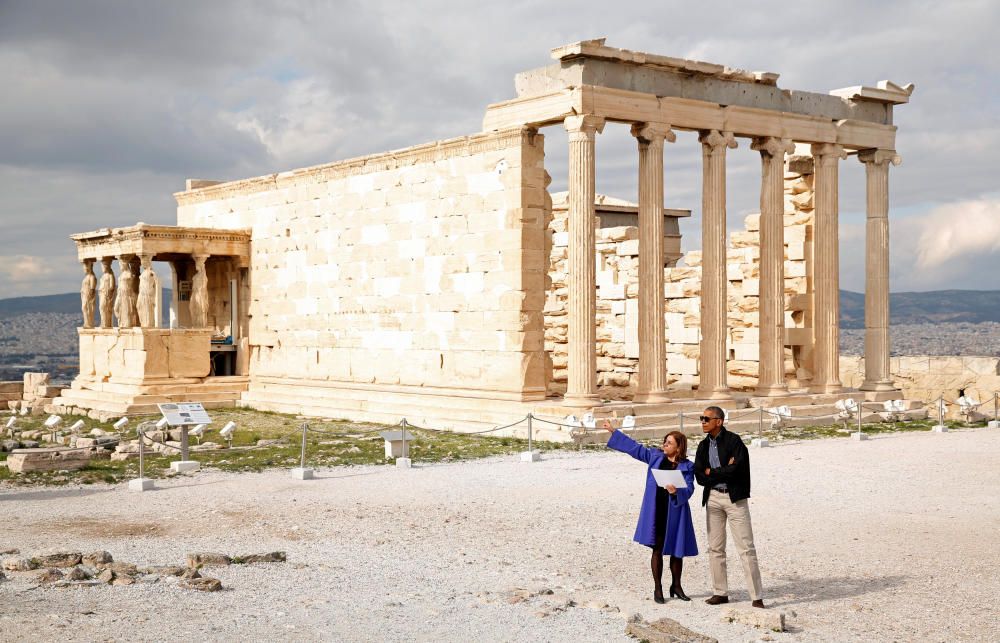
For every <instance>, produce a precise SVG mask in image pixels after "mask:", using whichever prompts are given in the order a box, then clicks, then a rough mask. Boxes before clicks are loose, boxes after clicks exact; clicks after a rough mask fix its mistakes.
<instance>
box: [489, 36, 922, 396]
mask: <svg viewBox="0 0 1000 643" xmlns="http://www.w3.org/2000/svg"><path fill="white" fill-rule="evenodd" d="M552 57H553V58H554V59H556V60H557V61H558V62H557V63H556V64H554V65H550V66H549V67H545V68H541V69H538V70H534V71H529V72H525V73H522V74H519V75H518V76H517V78H516V81H515V83H516V87H517V90H518V94H519V97H518V98H516V99H514V100H510V101H506V102H503V103H498V104H494V105H491V106H490V107H489V109H488V110H487V113H486V117H485V119H484V124H483V129H484V130H487V131H488V130H499V129H503V128H508V127H516V126H521V127H526V128H540V127H543V126H548V125H558V124H562V125H563V126H564V127H565V128H566V130H567V132H568V134H569V186H568V187H569V219H570V220H569V239H570V248H569V264H570V265H569V279H568V282H569V283H568V285H569V302H568V306H567V312H568V316H569V332H568V338H569V347H568V349H569V359H568V387H567V391H566V395H565V403H566V404H567V405H569V406H574V407H594V406H599V405H600V398H599V395H598V392H597V382H596V351H595V336H594V328H595V315H596V308H595V306H596V302H595V294H594V288H595V283H594V282H595V269H594V248H593V246H594V192H595V170H596V158H595V140H596V137H597V136H598V135H599V134H601V132H602V131H603V129H604V125H605V123H606V122H608V121H616V122H622V123H629V124H631V125H632V134H633V136H634V137H635V138H636V140H637V146H638V152H639V177H638V184H639V247H640V258H639V302H638V304H639V344H640V363H639V373H640V382H639V390H638V391H637V394H636V398H635V401H636V402H650V403H655V402H663V401H667V400H669V399H670V393H669V392H668V390H667V378H666V373H665V359H664V357H665V330H664V314H663V313H664V310H663V296H664V286H663V251H662V247H660V245H659V244H661V243H662V230H661V228H660V226H662V217H661V216H660V215H659V213H660V212H661V211H662V207H663V151H664V146H665V145H664V144H665V143H669V142H673V141H674V140H675V133H674V131H675V130H691V131H694V132H697V133H698V135H699V141H700V142H701V144H702V158H703V182H702V189H703V197H702V217H703V219H702V249H703V260H702V297H701V338H702V339H701V346H700V369H699V371H700V381H699V389H698V392H697V397H700V398H703V399H720V400H723V399H726V398H729V397H731V393H730V390H729V387H728V384H727V381H726V379H727V375H726V373H727V370H726V361H727V356H728V351H727V346H726V313H727V296H726V283H727V279H726V152H727V150H729V149H733V148H735V147H736V146H737V138H745V139H749V142H750V148H751V149H753V150H755V151H757V152H759V153H760V157H761V187H760V208H761V217H760V229H761V247H760V261H761V263H760V320H759V334H760V343H759V351H760V354H759V364H760V366H759V369H760V370H759V376H758V384H757V389H756V391H755V394H756V395H760V396H770V397H778V396H783V395H787V394H788V392H789V391H788V385H787V383H786V374H785V345H786V330H785V321H784V320H785V310H786V302H785V293H784V287H783V284H784V276H783V270H784V259H785V256H784V241H783V229H784V226H783V215H784V206H783V196H782V195H783V184H782V181H783V172H784V161H785V157H786V154H789V153H791V152H792V151H793V150H794V149H795V143H804V144H808V145H810V146H811V147H810V149H811V153H812V155H813V157H814V160H815V168H816V171H815V192H816V208H815V224H814V225H815V227H814V230H815V238H814V241H813V244H814V245H813V249H814V273H813V275H812V278H813V288H814V294H813V301H812V309H813V316H812V319H813V328H812V339H813V360H814V361H813V364H814V369H813V373H812V380H811V382H809V391H810V392H814V393H838V392H841V391H842V390H843V387H842V385H841V382H840V378H839V374H838V370H839V353H838V340H839V333H838V321H839V258H838V250H837V248H838V246H837V244H838V198H837V194H838V187H839V186H838V167H839V162H840V160H842V159H844V158H846V157H847V155H848V154H857V156H858V158H859V160H860V161H861V162H863V163H864V164H865V166H866V169H867V175H868V179H867V194H868V199H867V213H868V226H867V236H866V253H867V271H866V275H867V277H866V284H865V302H866V304H865V305H866V315H865V316H866V342H865V358H866V359H865V364H866V378H865V382H864V384H863V385H862V387H861V390H863V391H869V392H871V395H872V397H877V396H878V394H879V393H881V392H890V391H893V390H894V386H893V384H892V381H891V378H890V375H889V369H888V364H889V340H888V300H889V288H888V281H889V279H888V278H889V270H888V266H889V264H888V169H887V168H888V165H889V163H893V164H898V162H899V157H898V156H897V155H896V153H895V134H896V127H895V126H894V125H893V124H892V109H893V106H894V105H897V104H902V103H906V102H908V100H909V96H910V94H911V92H912V91H913V87H912V85H910V86H906V87H900V86H898V85H895V84H893V83H890V82H888V81H883V82H881V83H879V86H878V87H874V88H873V87H860V86H859V87H851V88H846V89H841V90H834V91H832V92H830V94H816V93H810V92H798V91H788V90H783V89H780V88H778V87H777V79H778V75H777V74H774V73H769V72H748V71H743V70H736V69H731V68H728V67H723V66H722V65H715V64H710V63H703V62H699V61H691V60H682V59H677V58H670V57H666V56H657V55H652V54H646V53H642V52H632V51H628V50H622V49H614V48H611V47H607V46H605V45H604V41H603V39H602V40H594V41H584V42H579V43H575V44H572V45H567V46H564V47H559V48H557V49H554V50H553V52H552Z"/></svg>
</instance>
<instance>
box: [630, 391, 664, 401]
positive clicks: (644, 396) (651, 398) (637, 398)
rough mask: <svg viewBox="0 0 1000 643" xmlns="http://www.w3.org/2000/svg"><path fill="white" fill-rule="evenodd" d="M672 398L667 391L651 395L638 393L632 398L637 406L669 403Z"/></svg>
mask: <svg viewBox="0 0 1000 643" xmlns="http://www.w3.org/2000/svg"><path fill="white" fill-rule="evenodd" d="M669 401H670V396H669V395H668V394H667V392H666V391H650V392H649V393H636V394H635V396H633V397H632V402H634V403H635V404H659V403H661V402H669Z"/></svg>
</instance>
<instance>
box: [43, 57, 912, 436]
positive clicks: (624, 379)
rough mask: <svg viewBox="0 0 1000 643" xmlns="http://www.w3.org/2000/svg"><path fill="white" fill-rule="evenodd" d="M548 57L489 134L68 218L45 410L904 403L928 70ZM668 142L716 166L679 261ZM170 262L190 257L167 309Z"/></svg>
mask: <svg viewBox="0 0 1000 643" xmlns="http://www.w3.org/2000/svg"><path fill="white" fill-rule="evenodd" d="M552 58H553V59H554V61H555V62H554V63H552V64H550V65H549V66H547V67H542V68H540V69H535V70H531V71H527V72H524V73H521V74H518V75H517V77H516V80H515V86H516V91H517V97H516V98H514V99H511V100H508V101H505V102H502V103H497V104H493V105H490V106H488V107H487V109H486V114H485V117H484V119H483V128H482V131H481V132H479V133H476V134H472V135H469V136H465V137H461V138H455V139H449V140H443V141H435V142H432V143H428V144H424V145H417V146H414V147H410V148H407V149H402V150H394V151H392V152H387V153H380V154H372V155H370V156H365V157H362V158H354V159H350V160H346V161H339V162H334V163H329V164H325V165H319V166H315V167H309V168H303V169H297V170H291V171H287V172H280V173H277V174H270V175H266V176H259V177H254V178H249V179H243V180H237V181H229V182H217V181H207V180H193V179H192V180H189V181H188V184H187V186H186V187H187V189H186V190H184V191H182V192H178V193H177V194H176V195H175V196H176V200H177V225H176V226H159V225H146V224H143V223H139V224H137V225H135V226H131V227H127V228H118V229H101V230H97V231H94V232H87V233H83V234H77V235H74V236H73V237H72V238H73V240H74V241H75V242H76V246H77V252H78V257H79V260H80V262H81V263H82V264H83V271H84V280H83V284H82V288H81V305H82V306H81V307H82V312H83V324H82V326H81V328H80V330H79V335H80V374H79V376H78V377H77V378H76V380H75V381H74V382H73V385H72V387H71V388H69V389H66V390H64V391H63V392H62V395H61V397H59V398H56V400H54V404H55V405H56V406H58V407H62V408H66V409H77V410H83V411H89V412H90V413H91V414H103V415H105V416H109V415H113V414H125V413H128V414H134V413H142V412H152V411H155V406H154V405H155V403H157V402H164V401H171V400H172V401H180V400H185V401H202V402H204V403H205V404H206V405H207V406H212V405H216V406H221V405H233V404H240V405H244V406H248V407H252V408H257V409H265V410H273V411H281V412H289V413H301V414H305V415H315V416H324V417H342V418H350V419H354V420H370V421H383V422H396V421H398V420H399V419H400V418H401V417H404V416H405V417H407V418H409V419H410V421H411V422H415V423H417V424H426V425H429V426H435V427H449V428H454V429H458V430H462V429H468V428H477V427H482V426H485V425H492V424H496V423H502V422H505V421H513V420H516V419H518V418H520V417H523V416H524V415H525V414H526V413H527V412H533V413H536V414H540V415H546V414H548V415H550V416H554V417H557V416H562V415H565V414H568V413H571V412H572V413H576V414H578V415H579V414H581V413H586V412H591V413H595V414H598V415H609V414H611V415H619V416H620V415H624V414H626V413H631V414H634V415H638V416H642V415H643V414H656V413H663V412H664V411H665V410H666V409H670V408H674V407H671V405H672V404H673V405H681V406H678V407H677V408H681V407H683V408H689V407H690V408H696V407H697V408H700V406H701V405H702V404H704V401H705V400H716V401H719V402H721V403H722V404H723V405H726V406H727V408H740V407H743V406H747V405H750V404H762V403H767V404H769V405H770V404H776V403H778V401H777V400H780V399H795V400H797V401H798V402H799V403H806V402H807V401H808V399H810V396H811V398H812V399H824V400H829V399H833V398H834V397H837V396H842V397H843V396H853V397H855V398H856V399H871V400H882V399H888V398H891V397H894V396H897V397H898V391H897V390H896V388H895V386H894V384H893V381H892V379H891V376H890V371H889V334H888V328H889V311H888V301H889V289H888V286H889V244H888V234H889V218H888V214H889V202H888V177H889V166H890V165H895V164H898V163H899V157H898V156H897V154H896V151H895V149H896V144H895V143H896V140H895V139H896V127H895V126H894V125H893V107H894V106H895V105H899V104H904V103H906V102H907V101H908V100H909V96H910V94H911V92H912V91H913V87H912V85H908V86H899V85H896V84H894V83H891V82H888V81H882V82H880V83H878V85H877V86H875V87H867V86H857V87H849V88H845V89H838V90H834V91H831V92H829V93H828V94H821V93H812V92H803V91H796V90H788V89H782V88H780V87H778V84H777V81H778V75H777V74H774V73H769V72H748V71H743V70H738V69H732V68H729V67H725V66H722V65H717V64H711V63H705V62H699V61H693V60H683V59H678V58H671V57H667V56H661V55H654V54H648V53H642V52H635V51H629V50H624V49H615V48H611V47H608V46H606V45H605V44H604V41H603V40H591V41H582V42H577V43H574V44H570V45H566V46H563V47H559V48H557V49H554V50H553V51H552ZM608 122H616V123H624V124H627V125H630V126H631V135H632V136H633V137H634V139H635V145H636V149H637V153H638V174H639V176H638V177H637V184H638V187H639V189H638V204H637V205H636V204H631V203H628V202H624V201H619V200H616V199H612V198H610V197H604V196H601V195H597V194H595V169H596V165H597V164H596V158H595V141H596V139H597V137H599V136H601V135H602V131H603V130H604V127H605V124H606V123H608ZM550 126H551V127H564V128H565V130H566V131H567V133H568V139H569V181H568V191H567V193H565V194H558V195H550V194H549V192H548V190H547V187H548V185H549V183H550V181H551V177H550V176H549V174H548V172H547V171H546V168H545V147H544V136H543V133H542V132H543V131H544V128H546V127H550ZM678 135H689V136H696V137H697V140H698V141H699V142H700V144H701V152H702V163H703V181H702V207H701V240H700V244H698V243H695V244H692V245H695V246H697V245H700V250H699V251H694V252H689V253H687V255H685V254H684V253H683V252H682V250H681V238H680V232H679V228H678V225H677V221H678V218H680V217H685V216H690V212H689V211H683V210H670V209H664V205H663V204H664V196H665V195H664V181H663V177H664V173H663V159H664V154H670V153H671V151H670V149H671V146H670V144H671V143H672V142H674V140H675V139H676V137H677V136H678ZM738 145H742V146H745V147H748V148H749V149H751V150H753V151H756V152H758V153H759V155H760V161H761V164H760V213H759V215H751V216H749V217H747V219H746V224H745V229H742V230H735V231H727V224H726V156H727V153H728V152H729V151H730V150H732V149H734V148H736V147H737V146H738ZM849 156H854V157H855V158H856V159H857V161H860V162H861V163H863V164H864V167H865V170H866V175H867V229H866V230H867V231H866V236H865V245H866V256H867V265H866V268H867V269H866V283H865V326H866V340H865V361H864V364H865V372H864V380H863V382H862V383H861V384H860V386H859V387H858V389H847V388H845V387H844V386H843V384H842V382H841V376H840V371H839V353H838V317H839V311H838V292H839V278H838V271H839V261H838V199H837V195H838V188H839V186H838V181H839V179H838V168H839V167H840V163H841V161H844V160H845V159H847V158H849ZM682 257H684V259H685V261H684V265H678V262H679V260H680V259H681V258H682ZM115 262H117V266H118V274H117V276H116V275H115V274H114V271H113V267H112V265H113V264H114V263H115ZM153 262H166V263H167V264H169V266H170V271H171V274H172V277H173V283H172V284H171V286H172V292H173V301H172V303H171V306H170V323H169V324H168V325H167V326H168V327H161V322H160V320H161V319H162V318H163V315H162V314H161V313H160V312H159V311H158V306H157V303H158V301H159V296H158V293H159V287H160V284H159V283H158V279H157V277H156V273H155V272H154V271H153V269H152V263H153ZM94 266H99V268H100V274H99V275H97V274H95V273H94ZM95 311H99V319H98V318H97V317H98V316H97V315H96V314H95ZM831 396H832V397H831ZM772 398H773V399H775V400H776V401H775V402H768V401H767V400H770V399H772ZM762 399H763V400H764V401H763V402H762V401H761V400H762Z"/></svg>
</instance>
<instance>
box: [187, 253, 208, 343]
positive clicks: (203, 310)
mask: <svg viewBox="0 0 1000 643" xmlns="http://www.w3.org/2000/svg"><path fill="white" fill-rule="evenodd" d="M207 259H208V255H194V276H193V277H192V278H191V303H190V305H189V308H190V311H191V326H192V327H194V328H204V327H206V326H208V275H207V274H205V261H206V260H207Z"/></svg>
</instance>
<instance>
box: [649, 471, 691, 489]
mask: <svg viewBox="0 0 1000 643" xmlns="http://www.w3.org/2000/svg"><path fill="white" fill-rule="evenodd" d="M650 471H652V472H653V478H655V479H656V485H657V486H658V487H665V486H667V485H668V484H672V485H674V486H675V487H677V488H678V489H686V488H687V483H686V482H685V481H684V474H683V473H681V472H680V471H678V470H677V469H650Z"/></svg>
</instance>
